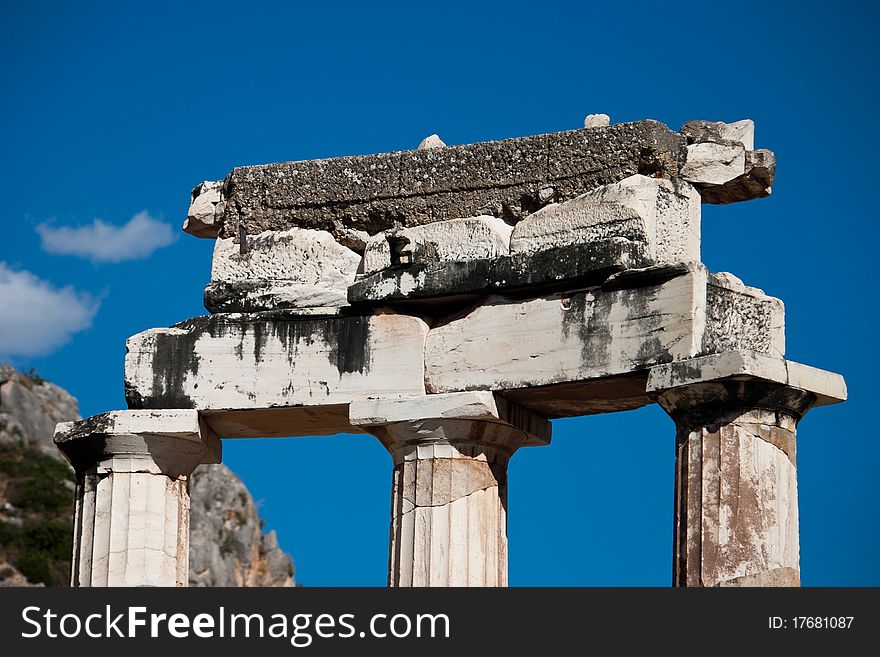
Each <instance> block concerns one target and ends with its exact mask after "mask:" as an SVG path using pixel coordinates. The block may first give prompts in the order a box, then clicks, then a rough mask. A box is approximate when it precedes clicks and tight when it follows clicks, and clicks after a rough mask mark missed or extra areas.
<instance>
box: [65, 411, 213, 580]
mask: <svg viewBox="0 0 880 657" xmlns="http://www.w3.org/2000/svg"><path fill="white" fill-rule="evenodd" d="M55 442H56V444H57V445H58V446H59V448H60V449H61V450H62V452H64V454H65V456H67V458H68V460H70V462H71V463H72V464H73V466H74V468H75V469H76V472H77V487H76V510H75V516H74V546H73V559H72V561H73V563H72V568H71V586H186V585H187V582H188V569H189V482H188V476H189V475H190V474H191V473H192V471H193V470H194V469H195V467H196V466H198V464H199V463H201V462H217V461H219V440H218V439H217V437H216V436H215V435H214V434H213V433H212V432H211V431H210V429H208V428H207V427H206V426H205V425H204V424H201V425H200V422H199V418H198V414H197V413H196V411H118V412H114V413H105V414H103V415H98V416H95V417H92V418H88V419H87V420H82V421H79V422H65V423H61V424H59V425H58V428H57V429H56V435H55Z"/></svg>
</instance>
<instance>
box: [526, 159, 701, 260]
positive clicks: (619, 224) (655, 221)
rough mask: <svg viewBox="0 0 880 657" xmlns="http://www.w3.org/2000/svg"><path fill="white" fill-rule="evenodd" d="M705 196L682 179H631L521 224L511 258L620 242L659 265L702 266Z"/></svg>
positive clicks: (543, 210) (556, 206)
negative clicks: (639, 245)
mask: <svg viewBox="0 0 880 657" xmlns="http://www.w3.org/2000/svg"><path fill="white" fill-rule="evenodd" d="M700 204H701V200H700V195H699V193H698V192H697V190H696V189H694V187H693V186H691V185H690V184H688V183H686V182H684V181H681V180H675V181H671V180H666V179H662V178H649V177H647V176H643V175H635V176H630V177H629V178H626V179H624V180H622V181H620V182H618V183H613V184H611V185H605V186H603V187H599V188H598V189H595V190H593V191H591V192H587V193H586V194H582V195H581V196H578V197H577V198H574V199H572V200H570V201H566V202H564V203H554V204H552V205H548V206H546V207H544V208H541V209H540V210H538V211H537V212H535V213H534V214H531V215H529V216H528V217H527V218H525V219H523V220H522V221H520V222H519V223H518V224H517V225H516V227H515V228H514V229H513V234H512V236H511V240H510V250H511V252H512V253H523V252H534V251H540V250H544V249H547V248H551V247H554V246H562V245H568V244H585V243H588V242H592V241H596V240H601V239H606V238H609V237H621V238H625V239H629V240H633V241H640V242H644V243H645V244H646V253H647V255H648V257H649V258H650V260H651V261H652V262H653V263H655V264H666V263H679V262H699V260H700Z"/></svg>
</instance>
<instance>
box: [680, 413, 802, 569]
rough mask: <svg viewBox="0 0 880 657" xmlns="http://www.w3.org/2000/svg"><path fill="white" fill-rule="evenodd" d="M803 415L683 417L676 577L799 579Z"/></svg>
mask: <svg viewBox="0 0 880 657" xmlns="http://www.w3.org/2000/svg"><path fill="white" fill-rule="evenodd" d="M796 423H797V418H796V417H794V416H792V415H788V414H786V413H783V412H774V411H768V410H764V409H754V410H750V411H749V410H746V411H735V412H734V413H733V415H732V416H727V417H724V418H721V417H719V418H717V419H716V420H715V421H713V422H709V423H708V424H707V423H706V422H705V421H701V420H694V419H693V418H692V417H691V416H689V415H685V416H684V417H682V418H679V420H678V421H677V425H678V426H677V432H676V433H677V435H676V472H675V524H674V542H673V583H674V585H676V586H736V585H741V586H798V585H799V584H800V570H799V560H798V505H797V469H796V467H795V436H796V432H795V427H796Z"/></svg>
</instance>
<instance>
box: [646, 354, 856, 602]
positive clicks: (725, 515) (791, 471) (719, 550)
mask: <svg viewBox="0 0 880 657" xmlns="http://www.w3.org/2000/svg"><path fill="white" fill-rule="evenodd" d="M647 392H648V394H649V395H650V396H652V397H654V398H655V399H656V400H657V401H658V402H659V403H660V405H661V406H662V407H663V408H664V409H665V410H666V411H667V412H668V413H669V414H670V416H671V417H672V419H673V420H674V421H675V426H676V441H675V442H676V447H675V448H676V458H675V502H674V509H675V511H674V513H675V515H674V518H675V519H674V525H673V578H672V579H673V585H674V586H800V564H799V544H798V495H797V466H796V443H797V426H798V422H799V421H800V419H801V418H802V417H803V416H804V414H805V413H806V412H807V411H808V410H809V409H810V408H812V407H813V406H815V405H822V404H833V403H836V402H839V401H843V400H844V399H846V385H845V384H844V382H843V379H842V378H841V377H840V376H838V375H836V374H833V373H831V372H823V371H821V370H816V369H814V368H810V367H806V366H804V365H800V364H798V363H792V362H790V361H786V360H784V359H781V358H774V357H771V356H767V355H764V354H756V353H754V352H726V353H722V354H715V355H712V356H703V357H700V358H694V359H690V360H686V361H681V362H677V363H672V364H669V365H662V366H659V367H656V368H654V369H653V370H652V371H651V373H650V375H649V378H648V386H647Z"/></svg>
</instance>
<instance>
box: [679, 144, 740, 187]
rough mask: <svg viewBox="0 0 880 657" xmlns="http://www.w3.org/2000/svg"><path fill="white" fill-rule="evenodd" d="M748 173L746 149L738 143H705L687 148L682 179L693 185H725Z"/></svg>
mask: <svg viewBox="0 0 880 657" xmlns="http://www.w3.org/2000/svg"><path fill="white" fill-rule="evenodd" d="M745 172H746V149H745V147H744V146H743V145H742V144H740V143H737V142H727V141H725V142H721V141H703V142H697V143H696V144H691V145H689V146H688V147H687V161H686V162H685V164H684V167H683V168H682V170H681V175H682V178H684V179H685V180H687V181H689V182H692V183H702V184H707V185H723V184H724V183H726V182H730V181H731V180H733V179H734V178H738V177H739V176H742V175H743V174H744V173H745Z"/></svg>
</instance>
